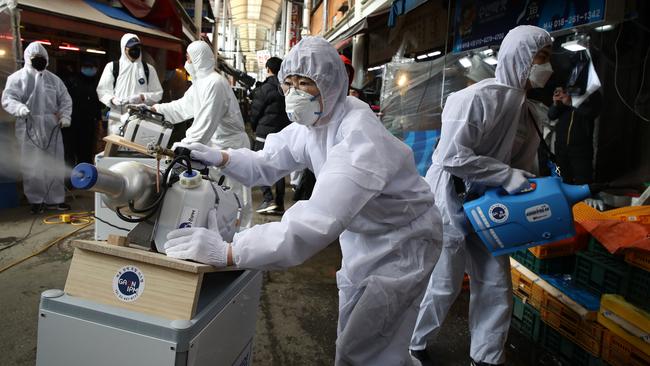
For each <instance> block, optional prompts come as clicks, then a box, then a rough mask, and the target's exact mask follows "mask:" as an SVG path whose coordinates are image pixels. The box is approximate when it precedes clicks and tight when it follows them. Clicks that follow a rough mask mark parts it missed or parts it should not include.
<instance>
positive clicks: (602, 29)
mask: <svg viewBox="0 0 650 366" xmlns="http://www.w3.org/2000/svg"><path fill="white" fill-rule="evenodd" d="M612 29H614V26H613V25H611V24H605V25H603V26H601V27H596V28H594V30H595V31H596V32H607V31H610V30H612Z"/></svg>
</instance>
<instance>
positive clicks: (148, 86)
mask: <svg viewBox="0 0 650 366" xmlns="http://www.w3.org/2000/svg"><path fill="white" fill-rule="evenodd" d="M120 52H121V56H120V59H119V60H117V61H111V62H109V63H107V64H106V67H104V72H103V73H102V76H101V78H100V79H99V84H98V85H97V96H98V97H99V100H100V101H101V102H102V103H104V105H106V106H107V107H109V108H110V109H111V110H110V112H109V119H108V134H109V135H118V134H119V133H120V127H121V125H122V122H121V117H122V114H124V113H125V112H126V105H127V104H142V103H144V104H147V105H152V104H154V103H156V102H158V101H160V99H162V94H163V89H162V86H161V85H160V81H159V80H158V74H157V73H156V69H155V68H154V67H153V66H151V65H149V64H148V63H145V62H144V60H143V59H142V44H141V43H140V38H138V36H136V35H135V34H131V33H127V34H125V35H123V36H122V40H121V41H120Z"/></svg>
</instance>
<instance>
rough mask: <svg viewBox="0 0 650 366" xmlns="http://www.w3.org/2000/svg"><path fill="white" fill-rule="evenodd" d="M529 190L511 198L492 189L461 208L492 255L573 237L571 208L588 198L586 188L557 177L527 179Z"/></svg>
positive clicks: (498, 190) (500, 189) (587, 189)
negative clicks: (529, 184)
mask: <svg viewBox="0 0 650 366" xmlns="http://www.w3.org/2000/svg"><path fill="white" fill-rule="evenodd" d="M530 182H531V189H529V190H526V191H525V192H522V193H517V194H513V195H510V194H508V193H507V192H506V191H504V190H503V189H502V188H492V189H489V190H487V191H486V192H485V194H484V195H483V196H482V197H480V198H478V199H476V200H473V201H469V202H467V203H465V204H464V205H463V207H464V208H465V214H466V215H467V218H468V219H469V221H470V223H471V224H472V226H473V227H474V230H475V231H476V233H477V234H478V236H479V237H480V238H481V240H482V241H483V243H484V244H485V245H486V247H487V248H488V250H489V251H490V252H491V253H492V255H502V254H507V253H511V252H514V251H516V250H520V249H525V248H529V247H533V246H537V245H542V244H549V243H553V242H556V241H559V240H563V239H567V238H570V237H572V236H574V235H575V228H574V224H573V214H572V211H571V207H572V206H573V204H574V203H575V202H578V201H581V200H584V199H585V198H588V197H589V196H590V195H591V193H590V192H589V186H587V185H581V186H577V185H569V184H564V183H562V180H561V179H560V178H557V177H544V178H533V179H530Z"/></svg>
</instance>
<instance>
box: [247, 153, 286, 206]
mask: <svg viewBox="0 0 650 366" xmlns="http://www.w3.org/2000/svg"><path fill="white" fill-rule="evenodd" d="M263 148H264V143H263V142H261V141H257V140H255V143H254V144H253V150H254V151H259V150H262V149H263ZM273 186H274V187H275V204H276V205H277V206H278V207H279V208H284V188H285V186H284V177H282V178H281V179H280V180H278V181H277V182H275V184H274V185H273ZM260 189H261V190H262V195H263V196H264V201H266V202H272V201H273V190H272V189H271V187H269V186H261V187H260Z"/></svg>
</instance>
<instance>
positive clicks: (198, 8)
mask: <svg viewBox="0 0 650 366" xmlns="http://www.w3.org/2000/svg"><path fill="white" fill-rule="evenodd" d="M202 21H203V0H194V26H196V38H198V39H201V22H202Z"/></svg>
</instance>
